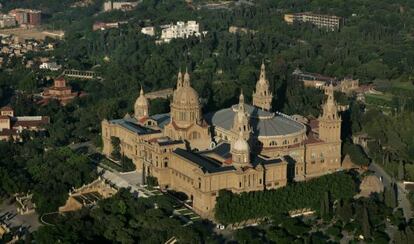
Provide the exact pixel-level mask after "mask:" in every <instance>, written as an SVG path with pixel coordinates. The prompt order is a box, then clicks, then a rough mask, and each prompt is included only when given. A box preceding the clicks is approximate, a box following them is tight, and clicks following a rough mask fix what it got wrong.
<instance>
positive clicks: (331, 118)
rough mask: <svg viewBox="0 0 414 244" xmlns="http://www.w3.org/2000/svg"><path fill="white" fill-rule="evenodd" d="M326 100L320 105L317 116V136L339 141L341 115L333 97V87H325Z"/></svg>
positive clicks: (330, 85) (327, 140)
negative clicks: (319, 113)
mask: <svg viewBox="0 0 414 244" xmlns="http://www.w3.org/2000/svg"><path fill="white" fill-rule="evenodd" d="M325 95H326V96H327V99H326V101H325V102H324V103H323V105H322V110H323V111H322V115H321V116H320V117H319V119H318V120H319V138H320V139H322V140H323V141H326V142H340V141H341V121H342V120H341V117H340V116H339V113H338V105H337V104H336V101H335V97H334V87H333V85H332V83H331V84H329V85H328V86H327V87H325Z"/></svg>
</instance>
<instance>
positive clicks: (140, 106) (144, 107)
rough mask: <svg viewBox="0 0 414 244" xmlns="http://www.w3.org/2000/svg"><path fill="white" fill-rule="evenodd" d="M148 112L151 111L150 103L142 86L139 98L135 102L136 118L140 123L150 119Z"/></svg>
mask: <svg viewBox="0 0 414 244" xmlns="http://www.w3.org/2000/svg"><path fill="white" fill-rule="evenodd" d="M148 110H149V102H148V99H147V98H146V97H145V94H144V90H143V89H142V86H141V91H140V93H139V97H138V99H137V100H136V101H135V105H134V115H135V118H136V119H137V120H138V121H139V120H141V119H143V118H146V117H148Z"/></svg>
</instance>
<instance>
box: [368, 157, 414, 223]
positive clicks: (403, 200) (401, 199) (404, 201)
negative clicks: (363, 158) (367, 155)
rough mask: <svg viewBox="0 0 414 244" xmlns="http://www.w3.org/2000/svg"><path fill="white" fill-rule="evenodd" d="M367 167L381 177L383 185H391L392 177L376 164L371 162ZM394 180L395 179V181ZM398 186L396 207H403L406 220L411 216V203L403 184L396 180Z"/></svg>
mask: <svg viewBox="0 0 414 244" xmlns="http://www.w3.org/2000/svg"><path fill="white" fill-rule="evenodd" d="M369 169H370V170H372V171H374V174H375V175H376V176H378V177H382V178H381V179H382V182H383V184H384V186H385V187H389V186H391V183H392V182H393V181H394V179H393V178H392V177H391V176H389V175H388V174H387V172H385V170H383V169H382V168H381V166H379V165H378V164H376V163H374V162H372V163H371V164H370V165H369ZM395 182H396V181H395ZM397 188H398V207H400V208H402V209H403V212H404V217H405V219H406V220H409V219H410V218H411V217H412V216H413V211H412V209H411V203H410V201H409V200H408V198H407V193H408V192H407V191H406V190H405V189H404V185H403V184H402V183H400V182H397Z"/></svg>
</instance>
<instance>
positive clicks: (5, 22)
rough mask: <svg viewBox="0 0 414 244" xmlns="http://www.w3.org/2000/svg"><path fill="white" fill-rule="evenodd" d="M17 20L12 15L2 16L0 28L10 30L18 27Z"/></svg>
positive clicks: (0, 17) (0, 16)
mask: <svg viewBox="0 0 414 244" xmlns="http://www.w3.org/2000/svg"><path fill="white" fill-rule="evenodd" d="M16 24H17V22H16V18H14V16H11V15H7V14H3V15H0V28H8V27H13V26H16Z"/></svg>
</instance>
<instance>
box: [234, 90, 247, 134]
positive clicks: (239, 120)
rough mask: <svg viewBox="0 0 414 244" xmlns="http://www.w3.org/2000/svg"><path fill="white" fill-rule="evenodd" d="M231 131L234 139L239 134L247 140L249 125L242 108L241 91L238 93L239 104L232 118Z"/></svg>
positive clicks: (242, 98)
mask: <svg viewBox="0 0 414 244" xmlns="http://www.w3.org/2000/svg"><path fill="white" fill-rule="evenodd" d="M231 130H232V131H233V132H234V135H235V138H237V136H238V135H239V133H240V132H241V133H242V135H243V138H244V139H245V140H249V136H250V132H251V128H250V124H249V116H248V115H247V113H246V110H245V107H244V95H243V91H242V92H241V93H240V97H239V104H238V105H237V111H236V114H235V116H234V121H233V127H232V129H231Z"/></svg>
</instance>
